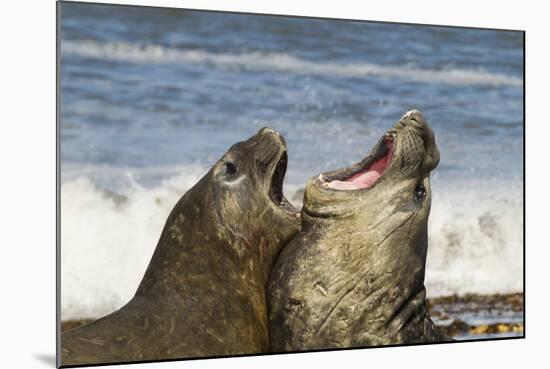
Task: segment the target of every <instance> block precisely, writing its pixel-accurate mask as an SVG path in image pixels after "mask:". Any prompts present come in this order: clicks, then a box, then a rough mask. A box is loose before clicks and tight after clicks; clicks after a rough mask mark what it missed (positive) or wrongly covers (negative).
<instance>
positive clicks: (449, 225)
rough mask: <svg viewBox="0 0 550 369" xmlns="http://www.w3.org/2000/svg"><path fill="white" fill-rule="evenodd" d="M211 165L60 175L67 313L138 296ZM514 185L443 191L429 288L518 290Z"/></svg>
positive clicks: (108, 307)
mask: <svg viewBox="0 0 550 369" xmlns="http://www.w3.org/2000/svg"><path fill="white" fill-rule="evenodd" d="M205 171H206V168H203V167H200V166H189V167H180V168H179V170H178V173H179V174H176V175H171V176H169V177H168V178H167V179H165V180H164V181H162V182H160V183H158V184H156V185H153V186H150V187H143V186H141V185H140V184H138V183H137V182H136V181H134V180H133V179H132V176H129V177H128V178H129V179H128V180H127V183H126V184H125V185H124V188H123V189H121V190H120V191H118V190H117V192H116V193H115V192H112V191H108V190H105V189H103V188H102V187H100V186H99V185H97V184H96V182H95V181H94V180H92V179H90V176H89V174H84V175H80V176H78V175H72V176H69V177H67V178H65V179H64V180H63V182H62V186H61V245H62V247H61V296H62V298H61V310H62V319H63V320H66V319H77V318H94V317H98V316H101V315H104V314H107V313H109V312H112V311H113V310H115V309H117V308H119V307H121V306H122V305H124V304H125V303H126V302H127V301H128V300H129V299H130V298H131V297H132V295H133V294H134V292H135V290H136V288H137V286H138V284H139V282H140V280H141V278H142V276H143V273H144V272H145V269H146V267H147V264H148V262H149V260H150V258H151V256H152V253H153V251H154V248H155V246H156V243H157V241H158V237H159V236H160V232H161V230H162V227H163V226H164V222H165V221H166V218H167V216H168V214H169V212H170V210H171V209H172V207H173V206H174V205H175V203H176V202H177V200H178V199H179V198H180V197H181V195H182V194H183V193H184V192H185V191H186V190H187V189H189V188H190V187H191V186H192V185H193V184H195V183H196V182H197V181H198V180H199V179H200V177H201V176H202V175H203V174H204V173H205ZM170 172H171V173H172V172H175V170H171V171H170ZM83 173H87V172H86V171H84V172H83ZM300 188H301V186H297V185H292V184H290V185H285V194H286V196H287V197H288V198H289V199H294V201H296V199H299V198H300V196H301V195H300V193H299V191H300ZM297 192H298V193H299V195H298V196H296V193H297ZM512 192H513V193H519V194H521V191H519V192H517V191H512ZM489 193H490V194H491V195H487V194H489ZM509 193H510V188H509V187H506V188H502V189H501V190H499V189H498V188H496V189H495V188H494V187H493V188H491V190H490V192H485V191H484V190H480V187H479V186H476V187H475V188H473V189H471V190H468V189H465V188H458V189H453V188H451V187H449V188H445V187H444V188H438V189H437V192H435V193H434V200H433V204H432V213H431V216H430V227H429V252H428V261H427V264H428V268H427V272H426V287H427V290H428V295H429V296H438V295H448V294H454V293H456V294H465V293H483V294H493V293H507V292H517V291H522V288H523V259H522V258H523V218H522V208H523V202H522V199H521V198H519V199H517V201H512V200H510V198H509V197H510V196H509ZM506 194H508V195H506ZM505 195H506V196H505Z"/></svg>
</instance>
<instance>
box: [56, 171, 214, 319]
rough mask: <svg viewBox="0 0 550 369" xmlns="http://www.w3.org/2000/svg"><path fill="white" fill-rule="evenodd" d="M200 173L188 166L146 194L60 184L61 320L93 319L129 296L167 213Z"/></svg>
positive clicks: (136, 189)
mask: <svg viewBox="0 0 550 369" xmlns="http://www.w3.org/2000/svg"><path fill="white" fill-rule="evenodd" d="M204 172H205V170H204V168H199V167H189V168H187V169H186V170H184V171H183V172H182V174H181V175H178V176H175V177H172V178H170V179H168V180H165V181H163V182H162V183H161V184H160V185H158V186H156V187H154V188H150V189H146V188H143V187H141V186H140V185H138V184H137V183H135V182H131V181H130V186H129V187H128V189H127V190H126V191H125V193H124V194H113V193H112V192H109V191H105V190H103V189H101V188H99V187H98V186H96V185H95V184H94V183H93V182H92V181H90V180H89V179H88V178H87V177H76V178H74V179H71V180H68V181H65V182H63V183H62V185H61V316H62V319H64V320H66V319H74V318H86V317H98V316H101V315H104V314H107V313H109V312H111V311H113V310H115V309H117V308H119V307H121V306H122V305H123V304H124V303H126V302H127V301H128V300H129V299H130V298H131V297H132V296H133V294H134V292H135V290H136V288H137V286H138V284H139V282H140V280H141V277H142V276H143V273H144V272H145V269H146V267H147V265H148V263H149V260H150V258H151V256H152V253H153V251H154V249H155V246H156V243H157V241H158V238H159V236H160V232H161V230H162V227H163V226H164V222H165V221H166V218H167V217H168V214H169V213H170V210H171V209H172V207H173V206H174V205H175V203H176V202H177V200H178V199H179V197H180V196H181V195H182V194H183V193H184V192H185V191H186V190H187V189H188V188H190V187H191V186H192V185H193V184H194V183H196V182H197V181H198V180H199V179H200V177H201V176H202V175H203V173H204Z"/></svg>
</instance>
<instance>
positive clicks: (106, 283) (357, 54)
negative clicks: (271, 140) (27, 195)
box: [60, 3, 524, 333]
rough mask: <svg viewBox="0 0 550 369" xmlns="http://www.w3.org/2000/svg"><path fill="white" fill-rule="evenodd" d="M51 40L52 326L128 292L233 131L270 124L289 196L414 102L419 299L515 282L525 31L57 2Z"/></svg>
mask: <svg viewBox="0 0 550 369" xmlns="http://www.w3.org/2000/svg"><path fill="white" fill-rule="evenodd" d="M60 38H61V122H60V125H61V154H62V155H61V178H62V183H61V245H62V246H61V303H62V306H61V317H62V320H73V319H83V318H97V317H99V316H101V315H104V314H107V313H110V312H112V311H113V310H115V309H116V308H118V307H121V306H122V305H123V304H124V303H126V302H127V301H128V300H129V299H130V298H131V297H132V295H133V294H134V292H135V289H136V288H137V286H138V284H139V281H140V280H141V277H142V276H143V273H144V271H145V268H146V267H147V264H148V262H149V259H150V257H151V255H152V253H153V250H154V248H155V246H156V242H157V240H158V237H159V235H160V231H161V229H162V227H163V225H164V222H165V220H166V217H167V216H168V213H169V212H170V210H171V208H172V206H173V205H174V204H175V203H176V201H177V200H178V199H179V198H180V197H181V195H182V194H183V193H184V192H185V191H186V190H187V189H188V188H189V187H191V186H192V185H193V184H195V182H196V181H197V180H198V179H199V178H200V177H201V176H202V175H203V174H204V173H206V171H207V170H208V168H209V166H210V165H212V164H213V163H214V162H215V161H216V160H217V159H218V158H219V157H220V156H221V155H222V154H223V153H224V152H225V151H226V150H227V149H228V148H229V147H230V146H231V145H232V144H233V143H235V142H237V141H241V140H244V139H246V138H248V137H249V136H251V135H253V134H254V133H255V132H256V131H257V130H258V129H259V128H260V127H262V126H270V127H273V128H275V129H277V130H278V131H280V132H281V133H282V134H283V136H284V137H285V138H286V140H287V143H288V149H289V166H288V172H287V177H286V180H285V195H286V197H287V198H289V199H290V200H291V201H293V202H294V203H295V204H296V205H297V206H300V205H301V192H300V189H301V188H303V186H304V185H305V183H306V180H307V178H309V177H311V176H313V175H316V174H318V173H320V172H323V171H327V170H330V169H335V168H338V167H342V166H346V165H349V164H351V163H353V162H356V161H358V160H360V159H361V158H363V157H364V156H365V155H366V153H367V152H368V151H369V150H370V148H371V147H372V146H373V145H374V143H375V142H376V141H377V140H378V138H379V137H380V136H381V135H382V134H383V133H384V132H385V131H386V130H387V129H388V128H389V127H390V126H391V125H393V124H394V123H395V122H396V121H397V120H398V119H399V118H400V117H401V115H402V114H403V113H405V111H407V110H409V109H411V108H416V109H419V110H421V111H422V112H423V113H424V115H425V116H426V118H427V119H428V121H429V123H430V124H431V126H432V127H433V128H434V131H435V133H436V138H437V143H438V145H439V149H440V151H441V162H440V165H439V167H438V168H437V169H436V170H435V171H434V172H433V173H432V188H433V202H432V213H431V216H430V221H429V251H428V261H427V272H426V287H427V291H428V296H429V297H431V298H432V299H434V301H436V300H435V299H436V298H441V297H448V296H452V295H458V296H462V297H464V296H473V295H475V296H481V295H483V296H493V297H494V296H500V295H503V294H513V293H521V292H522V288H523V133H524V127H523V34H522V33H520V32H512V31H494V30H477V29H461V28H449V27H428V26H416V25H403V24H383V23H372V22H352V21H337V20H332V21H328V20H320V19H306V18H289V17H274V16H258V15H256V16H253V15H239V14H229V13H212V12H198V11H186V10H176V9H160V8H158V9H157V8H140V7H122V6H105V5H91V4H69V3H63V5H62V10H61V35H60ZM472 294H473V295H472ZM446 301H447V300H446ZM449 301H451V300H448V301H447V302H449ZM453 301H454V300H453ZM450 303H451V305H452V306H454V307H456V301H455V302H452V301H451V302H450ZM521 304H522V301H521ZM518 306H519V305H518ZM489 307H490V306H489ZM436 310H437V309H436ZM444 310H445V309H444ZM505 310H506V309H505ZM508 310H509V309H508ZM508 310H507V311H506V312H504V314H505V315H506V314H508V313H509V314H508V315H506V319H507V321H509V322H519V321H523V311H522V307H521V309H519V308H517V309H515V310H514V309H512V310H514V311H513V312H512V311H508ZM518 310H521V311H518ZM474 315H475V314H474ZM481 315H483V314H481ZM486 315H487V314H486ZM493 315H494V314H493ZM454 317H455V318H456V316H454ZM445 318H446V316H445V314H443V315H442V316H441V319H443V320H444V319H445ZM478 318H479V319H481V320H479V319H478ZM461 319H463V320H468V319H470V322H471V320H472V319H474V320H475V319H478V322H484V323H487V324H491V323H495V322H497V321H501V320H502V317H499V318H498V319H500V320H498V319H497V318H495V317H494V316H492V315H491V314H488V315H487V316H482V317H481V318H480V314H477V315H475V316H474V317H473V318H472V316H471V315H469V316H468V317H466V318H465V317H462V318H461ZM483 319H485V320H483ZM491 319H492V320H491ZM495 319H496V320H495ZM454 321H456V319H455V320H454ZM485 333H487V332H485Z"/></svg>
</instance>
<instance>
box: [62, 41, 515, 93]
mask: <svg viewBox="0 0 550 369" xmlns="http://www.w3.org/2000/svg"><path fill="white" fill-rule="evenodd" d="M61 49H62V53H63V54H64V55H78V56H83V57H88V58H94V59H101V60H114V61H122V62H127V63H156V64H162V63H167V64H182V63H183V64H211V65H214V66H218V67H222V68H227V69H237V70H241V69H244V70H251V71H277V72H287V73H294V74H307V75H324V76H337V77H346V78H369V77H379V78H388V79H402V80H409V81H418V82H428V83H443V84H456V85H488V86H514V87H521V86H523V81H522V79H521V78H517V77H514V76H509V75H504V74H498V73H490V72H487V71H483V70H466V69H444V70H435V69H434V70H432V69H420V68H415V67H411V66H388V65H377V64H370V63H353V64H352V63H339V62H328V61H323V62H321V61H316V62H314V61H309V60H305V59H301V58H298V57H295V56H293V55H290V54H285V53H276V52H248V53H241V54H229V53H211V52H206V51H203V50H181V49H176V48H168V47H162V46H158V45H150V44H148V45H140V44H133V43H128V42H106V43H102V42H97V41H91V40H81V41H72V40H63V41H62V43H61Z"/></svg>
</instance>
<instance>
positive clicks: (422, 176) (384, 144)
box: [268, 110, 445, 352]
mask: <svg viewBox="0 0 550 369" xmlns="http://www.w3.org/2000/svg"><path fill="white" fill-rule="evenodd" d="M438 162H439V151H438V149H437V146H436V143H435V137H434V133H433V131H432V130H431V128H430V127H429V126H428V124H427V123H426V120H425V119H424V117H423V116H422V114H421V113H420V112H418V111H415V110H413V111H409V112H408V113H406V114H405V115H404V116H403V117H402V118H401V119H400V121H399V122H398V123H397V124H396V125H395V126H394V127H393V128H391V129H390V130H389V131H388V132H387V133H386V134H385V135H384V136H383V137H382V138H381V139H380V141H379V142H378V144H376V146H375V147H374V149H373V150H372V151H371V153H370V154H369V155H368V156H367V157H366V158H365V159H363V160H362V161H361V162H359V163H357V164H355V165H353V166H351V167H349V168H345V169H341V170H336V171H333V172H328V173H323V174H321V175H319V176H317V177H314V178H311V179H310V180H309V181H308V184H307V186H306V191H305V194H304V207H303V209H302V230H301V231H300V232H299V233H298V235H297V236H295V237H294V238H293V239H292V240H291V241H290V242H289V244H288V245H286V246H285V248H284V249H283V250H282V252H281V254H280V256H279V258H278V259H277V261H276V263H275V266H274V267H273V271H272V274H271V277H270V282H269V289H268V309H269V327H270V345H271V351H273V352H284V351H302V350H311V349H328V348H343V347H364V346H374V345H389V344H403V343H414V342H434V341H441V340H444V339H445V337H443V336H442V335H441V334H439V332H438V330H437V329H436V327H435V325H434V323H433V322H432V321H431V319H430V317H429V314H428V310H427V307H426V300H425V297H426V290H425V288H424V270H425V266H426V251H427V247H428V244H427V222H428V215H429V213H430V203H431V194H430V178H429V175H430V171H431V170H432V169H434V168H435V167H436V166H437V164H438Z"/></svg>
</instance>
